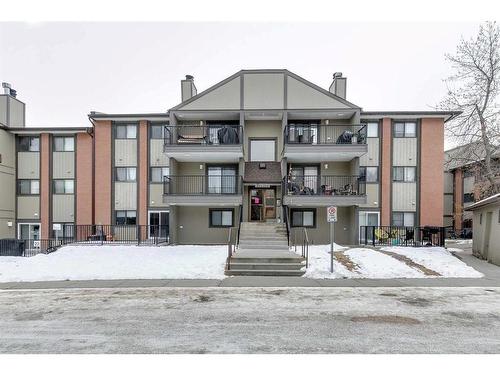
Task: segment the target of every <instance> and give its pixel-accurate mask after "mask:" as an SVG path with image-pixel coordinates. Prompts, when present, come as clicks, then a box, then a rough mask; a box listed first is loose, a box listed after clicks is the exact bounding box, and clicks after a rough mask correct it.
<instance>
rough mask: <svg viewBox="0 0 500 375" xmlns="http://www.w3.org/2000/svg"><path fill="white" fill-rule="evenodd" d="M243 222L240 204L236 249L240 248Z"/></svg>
mask: <svg viewBox="0 0 500 375" xmlns="http://www.w3.org/2000/svg"><path fill="white" fill-rule="evenodd" d="M242 222H243V205H241V204H240V211H239V219H238V232H237V234H236V248H239V247H240V233H241V223H242Z"/></svg>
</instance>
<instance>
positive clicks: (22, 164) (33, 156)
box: [17, 152, 40, 180]
mask: <svg viewBox="0 0 500 375" xmlns="http://www.w3.org/2000/svg"><path fill="white" fill-rule="evenodd" d="M17 178H21V179H34V180H37V179H39V178H40V153H39V152H18V153H17Z"/></svg>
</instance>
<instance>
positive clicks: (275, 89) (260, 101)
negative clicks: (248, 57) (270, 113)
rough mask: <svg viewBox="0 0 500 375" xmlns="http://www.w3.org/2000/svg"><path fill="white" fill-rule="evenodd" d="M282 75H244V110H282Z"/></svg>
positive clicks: (283, 81) (283, 82)
mask: <svg viewBox="0 0 500 375" xmlns="http://www.w3.org/2000/svg"><path fill="white" fill-rule="evenodd" d="M284 85H285V80H284V75H283V74H282V73H276V74H271V73H267V74H266V73H262V74H245V75H244V86H243V90H244V97H243V98H244V107H245V109H266V108H267V109H275V108H283V103H284Z"/></svg>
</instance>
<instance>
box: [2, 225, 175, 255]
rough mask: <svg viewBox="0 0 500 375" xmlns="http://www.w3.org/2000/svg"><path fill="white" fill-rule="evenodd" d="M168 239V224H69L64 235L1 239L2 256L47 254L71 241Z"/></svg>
mask: <svg viewBox="0 0 500 375" xmlns="http://www.w3.org/2000/svg"><path fill="white" fill-rule="evenodd" d="M168 242H169V227H168V225H68V226H67V227H66V228H65V236H64V237H59V238H51V239H32V240H16V239H2V240H0V256H26V257H29V256H34V255H38V254H48V253H51V252H53V251H56V250H57V249H58V248H59V247H61V246H63V245H69V244H90V245H101V246H102V245H114V244H117V245H119V244H124V245H160V244H165V243H168Z"/></svg>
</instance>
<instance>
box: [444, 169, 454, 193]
mask: <svg viewBox="0 0 500 375" xmlns="http://www.w3.org/2000/svg"><path fill="white" fill-rule="evenodd" d="M444 192H445V193H453V173H450V172H444Z"/></svg>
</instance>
